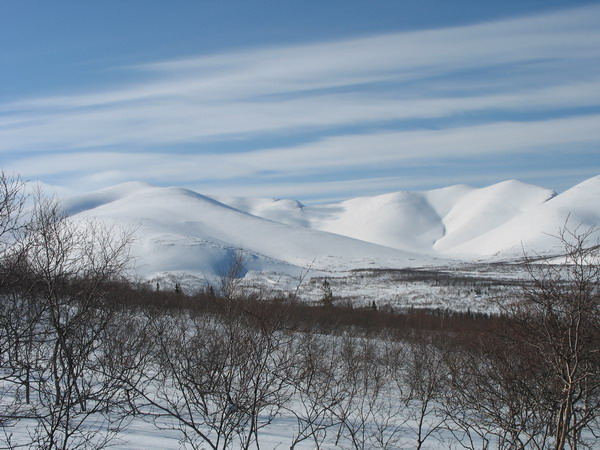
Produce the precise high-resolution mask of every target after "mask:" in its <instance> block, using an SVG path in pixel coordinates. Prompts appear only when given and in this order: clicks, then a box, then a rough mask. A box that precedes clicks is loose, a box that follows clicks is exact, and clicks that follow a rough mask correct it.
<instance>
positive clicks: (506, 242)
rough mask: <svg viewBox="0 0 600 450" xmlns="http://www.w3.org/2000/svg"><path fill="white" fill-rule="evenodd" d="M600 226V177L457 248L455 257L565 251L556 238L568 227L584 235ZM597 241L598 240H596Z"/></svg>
mask: <svg viewBox="0 0 600 450" xmlns="http://www.w3.org/2000/svg"><path fill="white" fill-rule="evenodd" d="M598 225H600V176H597V177H594V178H590V179H589V180H586V181H584V182H583V183H580V184H578V185H576V186H574V187H572V188H571V189H569V190H567V191H565V192H563V193H562V194H560V195H557V196H555V197H553V198H551V199H549V200H548V201H546V202H543V203H541V204H539V205H537V206H535V207H533V208H530V209H528V210H527V211H524V212H523V213H521V214H518V215H515V216H514V217H513V218H512V219H511V220H508V221H506V222H505V223H504V224H502V225H500V226H498V227H495V228H493V229H490V230H489V231H488V232H486V233H483V234H481V235H479V236H477V237H476V238H473V239H471V240H469V241H467V242H465V243H463V244H461V245H458V246H456V247H455V248H453V252H454V254H465V255H477V256H489V255H496V254H497V255H499V256H505V257H510V256H520V255H522V254H523V250H524V251H525V252H527V253H532V252H533V253H553V252H558V251H560V250H561V245H560V243H559V242H558V240H557V238H556V236H557V235H558V233H559V231H560V230H561V229H562V228H564V227H565V226H567V227H568V228H569V229H571V230H572V229H574V228H575V227H580V229H581V230H582V231H585V230H588V229H589V228H590V227H593V226H598ZM596 237H597V236H596Z"/></svg>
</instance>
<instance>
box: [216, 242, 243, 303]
mask: <svg viewBox="0 0 600 450" xmlns="http://www.w3.org/2000/svg"><path fill="white" fill-rule="evenodd" d="M248 262H249V258H248V256H247V254H246V253H245V252H244V251H243V250H241V249H234V250H231V251H230V252H229V253H228V260H227V262H226V263H225V264H224V265H223V267H221V269H220V271H219V274H218V275H219V294H220V295H221V296H222V297H224V298H227V299H230V300H231V299H234V298H239V297H241V295H242V292H243V291H242V289H241V283H242V280H243V278H244V275H246V272H247V271H248Z"/></svg>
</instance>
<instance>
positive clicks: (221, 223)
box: [64, 176, 600, 276]
mask: <svg viewBox="0 0 600 450" xmlns="http://www.w3.org/2000/svg"><path fill="white" fill-rule="evenodd" d="M599 199H600V176H596V177H594V178H591V179H589V180H586V181H584V182H583V183H581V184H579V185H577V186H575V187H573V188H571V189H570V190H568V191H566V192H564V193H561V194H560V195H556V194H555V193H554V192H553V191H550V190H548V189H545V188H541V187H538V186H534V185H530V184H525V183H522V182H519V181H515V180H510V181H505V182H502V183H498V184H494V185H492V186H488V187H485V188H473V187H469V186H465V185H456V186H450V187H446V188H442V189H435V190H430V191H421V192H394V193H390V194H384V195H379V196H374V197H360V198H353V199H349V200H345V201H341V202H337V203H329V204H322V205H311V206H305V205H303V204H301V203H300V202H298V201H295V200H288V199H260V198H241V197H222V196H221V197H217V196H214V197H208V196H204V195H201V194H199V193H196V192H193V191H190V190H187V189H182V188H173V187H166V188H165V187H154V186H151V185H148V184H145V183H137V182H132V183H125V184H121V185H117V186H114V187H111V188H107V189H103V190H101V191H97V192H94V193H91V194H85V195H80V196H77V197H72V198H69V199H66V200H65V201H64V205H65V207H66V208H67V210H68V211H69V212H70V213H71V214H72V215H73V216H74V218H79V217H90V216H91V217H96V218H98V219H100V220H102V221H106V222H108V223H114V224H116V225H117V226H118V227H124V228H129V229H131V228H134V229H135V237H136V241H135V244H134V247H133V253H134V256H135V257H136V261H137V270H138V272H139V274H140V275H143V276H152V275H154V274H157V273H165V272H188V273H196V274H204V275H206V276H211V275H215V274H219V272H220V271H222V270H223V268H224V267H225V266H226V265H227V262H228V261H229V259H230V257H231V254H232V252H233V251H234V249H238V248H241V249H243V250H244V251H245V252H246V253H247V254H248V255H249V257H250V258H251V261H250V264H249V269H250V270H252V271H263V272H279V273H287V274H290V273H297V271H298V269H299V268H303V267H308V266H310V267H312V268H313V269H315V270H321V271H330V272H331V271H346V270H351V269H357V268H401V267H416V266H426V265H442V264H445V263H448V262H449V261H451V260H456V259H460V260H462V261H474V260H478V259H488V260H489V259H494V258H496V259H499V258H504V259H510V258H516V257H520V256H522V255H523V249H525V250H526V251H532V252H536V253H540V254H544V253H552V252H554V251H556V247H557V245H558V242H557V240H556V238H555V237H552V236H551V235H556V234H557V233H558V231H559V230H560V229H561V228H562V227H564V226H565V224H567V225H568V226H570V227H571V228H573V227H575V226H581V227H583V228H584V229H586V228H587V227H591V226H594V225H598V224H600V202H599Z"/></svg>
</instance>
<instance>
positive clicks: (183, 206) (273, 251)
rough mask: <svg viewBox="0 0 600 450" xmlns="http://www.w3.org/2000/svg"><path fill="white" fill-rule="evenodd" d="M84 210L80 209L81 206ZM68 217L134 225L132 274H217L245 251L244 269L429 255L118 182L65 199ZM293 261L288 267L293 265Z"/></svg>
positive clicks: (394, 263) (414, 260)
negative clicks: (72, 213)
mask: <svg viewBox="0 0 600 450" xmlns="http://www.w3.org/2000/svg"><path fill="white" fill-rule="evenodd" d="M86 205H87V206H89V208H88V209H82V208H84V206H86ZM67 207H69V208H70V209H71V210H72V211H77V214H76V215H75V217H86V216H94V217H98V218H100V219H102V220H106V221H109V222H111V223H117V224H118V225H119V226H121V227H125V228H131V227H134V228H136V243H135V246H134V255H135V256H136V257H137V266H138V270H139V271H140V273H142V274H145V275H151V274H154V273H157V272H164V271H189V272H195V273H204V274H206V275H213V274H218V273H219V272H220V271H222V270H223V268H224V267H225V266H226V265H227V261H228V260H229V258H230V256H231V253H232V251H233V250H234V249H236V248H242V249H244V250H245V251H246V252H248V253H249V254H250V255H252V262H251V267H250V268H251V269H253V270H271V271H290V270H292V269H293V271H294V272H295V273H297V268H298V267H307V266H309V265H312V266H313V268H315V269H323V270H337V269H344V270H347V269H349V268H360V267H373V266H374V267H387V266H391V267H404V266H408V265H421V264H427V263H431V262H432V259H431V258H425V257H421V256H419V255H416V254H410V253H407V252H403V251H399V250H395V249H391V248H388V247H382V246H378V245H375V244H372V243H368V242H364V241H360V240H356V239H351V238H349V237H345V236H340V235H337V234H331V233H326V232H323V231H318V230H313V229H310V228H306V227H298V226H290V225H286V224H282V223H279V222H275V221H272V220H267V219H264V218H260V217H257V216H254V215H251V214H248V213H246V212H243V211H240V210H238V209H236V208H233V207H231V206H229V205H225V204H223V203H221V202H218V201H216V200H214V199H211V198H209V197H206V196H203V195H200V194H197V193H195V192H192V191H189V190H185V189H180V188H158V187H149V186H144V185H138V184H135V185H131V184H127V185H120V186H116V187H114V188H110V189H106V190H103V191H100V192H98V193H94V194H91V195H88V196H81V197H79V198H75V199H71V200H69V201H68V202H67ZM294 266H295V267H294Z"/></svg>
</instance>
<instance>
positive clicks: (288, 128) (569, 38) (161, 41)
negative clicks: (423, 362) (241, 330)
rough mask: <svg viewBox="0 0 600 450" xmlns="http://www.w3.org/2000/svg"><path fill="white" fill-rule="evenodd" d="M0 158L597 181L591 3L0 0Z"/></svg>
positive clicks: (596, 24)
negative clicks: (589, 179) (592, 178)
mask: <svg viewBox="0 0 600 450" xmlns="http://www.w3.org/2000/svg"><path fill="white" fill-rule="evenodd" d="M0 167H1V168H3V169H4V170H5V171H6V172H8V173H11V174H19V175H20V176H21V177H22V178H24V179H26V180H30V181H38V182H40V183H41V184H42V185H49V186H54V187H55V188H56V190H57V191H58V192H60V193H65V194H68V193H83V192H90V191H93V190H96V189H100V188H104V187H108V186H111V185H115V184H118V183H122V182H127V181H145V182H148V183H151V184H154V185H158V186H181V187H186V188H189V189H193V190H195V191H197V192H200V193H203V194H208V195H211V194H213V195H237V196H251V197H276V198H293V199H296V200H300V201H302V202H304V203H309V204H310V203H319V202H325V201H332V200H341V199H345V198H350V197H356V196H366V195H377V194H381V193H387V192H394V191H400V190H428V189H434V188H439V187H444V186H449V185H453V184H468V185H471V186H476V187H481V186H487V185H491V184H494V183H497V182H501V181H504V180H508V179H518V180H520V181H523V182H526V183H532V184H536V185H538V186H543V187H546V188H549V189H553V190H555V191H557V192H562V191H564V190H566V189H568V188H570V187H571V186H574V185H575V184H577V183H579V182H581V181H584V180H585V179H587V178H590V177H593V176H595V175H598V174H600V2H598V1H595V2H593V1H578V0H568V1H565V0H528V1H526V2H524V1H522V0H515V1H513V0H503V1H501V2H482V1H480V0H457V1H452V2H450V1H447V0H436V1H433V0H422V1H416V0H414V1H413V0H387V1H384V0H373V1H366V0H363V1H356V0H318V1H317V0H303V1H297V0H296V1H291V0H220V1H217V0H194V1H192V0H180V1H177V2H167V1H162V0H161V1H158V0H126V1H117V0H106V1H91V0H90V1H82V0H61V1H56V2H48V1H46V0H44V1H41V0H38V1H35V0H28V1H22V0H2V2H0Z"/></svg>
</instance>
